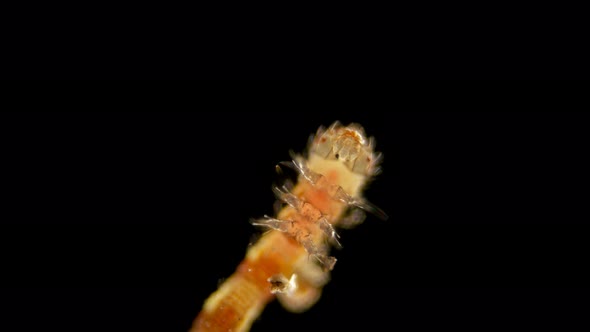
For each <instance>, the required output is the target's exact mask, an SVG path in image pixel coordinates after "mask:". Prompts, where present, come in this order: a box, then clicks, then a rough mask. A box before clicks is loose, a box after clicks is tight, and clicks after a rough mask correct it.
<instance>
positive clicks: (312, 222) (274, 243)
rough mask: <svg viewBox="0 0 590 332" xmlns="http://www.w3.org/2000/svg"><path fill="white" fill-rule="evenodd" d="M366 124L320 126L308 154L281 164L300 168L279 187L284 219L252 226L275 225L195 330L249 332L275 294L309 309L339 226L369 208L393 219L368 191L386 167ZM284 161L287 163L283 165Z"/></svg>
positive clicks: (294, 307)
mask: <svg viewBox="0 0 590 332" xmlns="http://www.w3.org/2000/svg"><path fill="white" fill-rule="evenodd" d="M374 143H375V142H374V140H373V139H372V138H370V139H367V137H366V136H365V133H364V130H363V128H362V127H361V126H360V125H358V124H354V123H353V124H350V125H348V126H343V125H341V124H340V123H339V122H336V123H334V124H333V125H331V126H330V127H329V128H327V129H325V128H323V127H320V128H319V129H318V131H317V134H316V135H315V136H314V137H313V138H312V139H311V140H310V144H309V146H308V152H307V156H306V158H304V157H303V156H300V155H293V160H292V161H290V162H283V163H281V164H280V165H283V166H288V167H291V168H293V169H295V170H296V171H297V172H298V173H299V177H298V183H297V184H296V185H295V186H294V187H293V188H292V189H291V188H289V187H288V186H282V187H275V188H274V192H275V195H276V196H277V199H278V200H279V201H280V202H282V203H284V206H283V208H282V209H281V210H280V211H279V212H278V213H277V215H276V217H270V216H264V217H263V218H261V219H257V220H252V224H254V225H257V226H261V227H264V228H266V229H270V231H269V232H267V233H265V234H264V235H263V236H262V237H261V238H260V239H259V240H258V241H257V242H256V243H255V244H254V245H252V246H251V247H249V249H248V252H247V254H246V257H245V259H244V260H243V261H242V263H241V264H240V265H239V266H238V268H237V270H236V272H235V273H234V274H233V275H232V276H231V277H229V278H228V279H226V280H225V282H223V284H221V286H220V287H219V289H218V290H217V291H216V292H214V293H213V294H212V295H211V296H210V297H209V298H208V299H207V300H206V301H205V304H204V305H203V309H202V311H201V312H200V314H199V315H198V316H197V318H196V319H195V321H194V323H193V326H192V328H191V332H197V331H223V332H227V331H232V332H238V331H248V330H249V329H250V327H251V325H252V323H253V322H254V320H255V319H256V318H257V317H258V316H259V315H260V314H261V312H262V310H263V309H264V307H265V305H266V304H267V303H268V302H269V301H271V300H272V299H274V298H275V297H276V298H277V299H278V300H279V301H280V303H281V304H282V305H283V307H285V308H286V309H287V310H290V311H293V312H303V311H305V310H307V309H308V308H310V307H311V306H312V305H314V304H315V303H316V302H317V300H318V299H319V297H320V294H321V291H322V287H323V286H324V285H325V284H326V283H327V282H328V280H329V273H330V272H329V271H330V270H332V269H333V268H334V264H335V263H336V258H334V257H332V256H330V255H329V244H332V245H336V246H339V245H340V243H339V241H338V234H337V233H336V231H335V230H334V226H337V227H347V228H349V227H353V226H355V225H357V224H359V223H361V222H362V221H363V219H364V213H363V212H362V211H361V210H366V211H368V212H371V213H374V214H376V215H377V216H379V217H382V218H386V216H385V214H384V213H383V212H382V211H381V210H379V209H378V208H376V207H375V206H373V205H371V204H370V203H368V202H367V201H366V200H364V199H363V198H362V196H361V191H362V189H363V187H364V186H365V185H366V184H367V183H368V181H369V180H370V179H371V178H372V177H373V176H375V175H376V174H377V173H378V172H379V167H378V165H379V162H380V159H381V154H378V153H375V152H374V151H373V149H374V145H375V144H374ZM277 167H279V166H277Z"/></svg>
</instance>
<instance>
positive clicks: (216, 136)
mask: <svg viewBox="0 0 590 332" xmlns="http://www.w3.org/2000/svg"><path fill="white" fill-rule="evenodd" d="M52 89H53V88H52ZM162 90H165V91H166V92H165V93H162V92H161V91H162ZM87 91H93V92H87ZM172 91H173V92H172ZM570 97H571V95H568V94H560V95H557V94H554V93H552V91H551V89H546V90H540V91H537V90H536V89H531V88H530V87H524V86H522V85H520V86H511V85H507V86H477V85H475V86H471V87H469V86H449V85H447V84H441V85H436V86H424V85H416V84H407V85H405V86H403V87H400V86H377V87H370V88H367V86H365V85H363V86H338V87H334V86H329V85H328V84H326V85H322V86H315V85H311V84H310V85H301V86H295V87H293V86H279V87H278V88H277V87H276V86H275V87H270V86H254V87H252V86H248V85H244V86H242V85H241V86H220V85H215V86H208V87H186V86H184V87H178V88H176V87H175V88H172V89H170V90H168V88H164V87H145V86H142V87H138V86H133V85H131V84H130V86H115V87H112V86H108V87H105V86H102V87H83V88H81V89H80V88H74V87H63V88H62V87H58V88H56V89H55V91H54V92H51V93H43V94H41V93H37V92H32V93H30V94H29V93H27V94H26V95H25V96H23V97H22V98H17V99H18V101H17V102H15V103H14V104H12V106H10V107H9V109H10V110H11V111H13V112H12V113H8V114H6V113H5V116H3V117H2V127H3V128H2V163H3V168H4V171H3V180H2V181H3V185H2V187H3V189H2V191H3V193H4V194H3V196H4V198H3V203H2V207H3V208H2V209H3V213H2V226H1V227H2V228H1V230H0V237H1V242H0V243H1V257H2V276H3V278H2V279H3V286H2V288H0V299H1V301H0V303H1V305H2V315H0V317H1V318H0V330H4V331H32V330H38V329H44V330H56V331H57V330H59V331H75V330H76V331H77V330H90V331H99V330H109V331H186V330H187V329H188V328H189V326H190V324H191V322H192V320H193V318H194V317H195V316H196V314H197V313H198V311H199V309H200V307H201V305H202V303H203V301H204V300H205V299H206V297H207V296H208V295H209V294H210V293H211V292H213V291H214V290H215V289H216V287H217V285H218V283H219V282H220V280H222V279H223V278H225V277H227V276H229V275H230V274H231V273H232V272H233V271H234V269H235V267H236V266H237V264H238V263H239V262H240V260H241V259H242V258H243V256H244V254H245V251H246V250H247V247H248V244H249V243H250V242H251V241H253V238H252V236H253V235H255V234H256V233H259V231H258V230H256V229H255V228H254V227H252V226H251V225H250V224H249V223H248V220H249V218H251V217H259V216H262V215H263V214H270V213H272V205H273V202H274V197H273V195H272V193H271V191H270V188H271V185H272V184H273V182H276V181H279V180H280V177H279V176H277V174H276V173H275V170H274V167H275V165H276V164H277V163H278V162H280V161H283V160H287V159H288V158H289V150H290V149H292V150H294V151H301V150H302V149H303V148H304V147H305V145H306V142H307V138H308V136H309V135H310V134H311V133H314V132H315V130H316V129H317V127H318V126H319V125H329V124H331V123H332V122H333V121H335V120H340V121H342V122H344V123H349V122H351V121H354V122H358V123H360V124H362V125H363V126H364V127H365V129H366V131H367V133H368V134H369V135H371V136H375V138H376V140H377V147H378V150H379V151H382V152H383V153H384V156H385V159H384V163H383V174H381V175H379V176H378V177H377V178H376V179H375V181H374V182H373V183H371V184H370V186H369V187H368V188H367V190H366V197H367V198H368V199H369V200H370V201H372V202H373V203H375V204H376V205H378V206H380V207H381V208H382V209H383V210H385V211H386V212H387V213H388V214H389V216H390V219H389V220H387V221H381V220H378V219H377V218H374V217H369V218H367V220H366V221H365V223H364V224H362V225H361V226H359V227H358V228H357V229H354V230H348V231H342V232H341V237H342V238H341V242H342V244H343V246H344V248H343V249H342V250H341V251H335V252H334V254H335V256H336V257H337V258H338V263H337V265H336V267H335V269H334V271H333V274H332V277H333V278H332V281H331V282H330V283H329V284H328V285H327V286H326V287H325V289H324V294H323V296H322V299H321V300H320V302H319V303H318V304H317V305H316V306H314V307H313V308H312V309H311V310H310V311H308V312H307V313H305V314H301V315H298V314H291V313H287V312H285V311H284V310H283V309H282V308H281V307H280V306H279V305H278V304H277V303H272V304H270V305H269V306H268V307H267V308H266V310H265V311H264V312H263V314H262V316H261V318H260V320H258V321H257V322H256V323H255V324H254V326H253V330H254V331H296V330H297V331H301V330H303V329H311V330H319V329H334V330H338V329H340V330H342V329H346V328H351V326H359V327H361V326H362V327H364V329H366V330H367V331H374V330H396V331H414V330H416V331H417V330H426V329H429V330H431V329H452V330H465V331H467V330H469V331H473V330H476V331H480V330H500V329H501V330H523V329H526V330H528V329H539V328H548V329H549V330H565V331H570V330H577V329H580V330H583V329H587V327H588V326H587V322H585V321H583V315H585V314H587V312H588V291H587V289H585V287H586V286H587V279H588V273H587V272H585V269H586V266H587V262H588V259H587V253H588V252H589V250H588V249H589V248H588V240H587V238H588V230H589V229H588V227H587V225H586V222H587V213H586V211H585V209H586V206H587V201H588V200H587V181H586V179H587V167H586V165H585V164H584V162H585V161H584V159H585V155H586V154H587V150H588V149H587V141H588V139H587V138H588V133H587V130H588V129H587V121H586V119H585V117H584V116H583V114H582V113H576V112H575V111H579V110H581V109H584V106H582V105H580V104H579V103H578V102H577V101H573V100H572V99H571V98H570ZM43 110H53V111H54V112H51V113H42V112H39V111H43ZM24 111H36V112H26V113H23V112H24ZM156 111H160V112H156ZM200 112H202V113H200ZM4 326H6V328H4Z"/></svg>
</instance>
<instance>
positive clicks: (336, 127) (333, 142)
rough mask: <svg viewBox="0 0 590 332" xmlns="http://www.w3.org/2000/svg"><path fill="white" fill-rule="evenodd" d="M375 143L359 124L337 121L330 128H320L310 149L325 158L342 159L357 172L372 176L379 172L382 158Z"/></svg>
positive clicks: (349, 167)
mask: <svg viewBox="0 0 590 332" xmlns="http://www.w3.org/2000/svg"><path fill="white" fill-rule="evenodd" d="M374 145H375V144H374V140H373V138H372V137H371V138H369V139H367V137H366V135H365V130H364V129H363V127H361V126H360V125H359V124H357V123H351V124H349V125H348V126H343V125H342V124H340V122H338V121H336V122H335V123H334V124H332V125H331V126H330V127H329V128H328V129H325V128H320V129H318V132H317V134H316V136H315V137H314V139H313V141H312V144H311V147H310V150H311V151H312V152H314V153H316V154H318V155H319V156H321V157H323V158H325V159H330V160H339V161H341V162H342V163H343V164H344V165H346V167H348V169H350V170H351V171H353V172H355V173H360V174H364V175H368V176H372V175H375V174H377V173H378V172H379V167H378V164H379V161H380V159H381V155H380V154H376V153H375V152H374V151H373V149H374Z"/></svg>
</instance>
